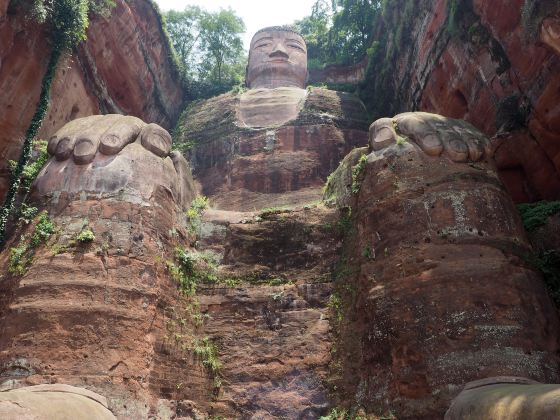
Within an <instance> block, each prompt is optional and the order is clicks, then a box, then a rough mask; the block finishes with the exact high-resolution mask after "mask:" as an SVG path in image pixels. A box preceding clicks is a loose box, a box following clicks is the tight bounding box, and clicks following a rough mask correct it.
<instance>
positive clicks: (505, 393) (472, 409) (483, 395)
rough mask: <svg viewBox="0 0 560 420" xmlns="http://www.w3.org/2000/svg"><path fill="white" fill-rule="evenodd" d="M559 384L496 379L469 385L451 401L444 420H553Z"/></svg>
mask: <svg viewBox="0 0 560 420" xmlns="http://www.w3.org/2000/svg"><path fill="white" fill-rule="evenodd" d="M559 417H560V385H558V384H550V385H545V384H541V383H538V382H535V381H531V380H528V379H525V378H513V377H512V378H508V377H497V378H489V379H486V380H482V381H474V382H470V383H468V384H467V385H466V386H465V388H464V389H463V391H462V392H461V393H460V394H459V395H458V396H457V397H456V398H455V399H454V400H453V403H452V404H451V407H450V408H449V410H448V411H447V412H446V413H445V420H475V419H488V420H510V419H524V420H525V419H526V420H539V419H556V418H559Z"/></svg>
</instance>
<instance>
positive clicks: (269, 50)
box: [247, 30, 307, 89]
mask: <svg viewBox="0 0 560 420" xmlns="http://www.w3.org/2000/svg"><path fill="white" fill-rule="evenodd" d="M306 78H307V47H306V45H305V41H304V40H303V38H302V37H301V36H300V35H298V34H297V33H295V32H291V31H286V30H264V31H262V32H257V34H256V35H255V36H254V37H253V40H252V41H251V48H250V50H249V63H248V65H247V86H248V87H249V88H250V89H254V88H270V89H273V88H277V87H282V86H292V87H299V88H304V87H305V80H306Z"/></svg>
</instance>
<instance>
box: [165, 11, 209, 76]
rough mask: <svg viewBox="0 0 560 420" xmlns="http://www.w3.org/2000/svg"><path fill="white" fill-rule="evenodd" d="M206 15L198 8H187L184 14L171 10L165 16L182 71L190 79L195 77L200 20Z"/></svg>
mask: <svg viewBox="0 0 560 420" xmlns="http://www.w3.org/2000/svg"><path fill="white" fill-rule="evenodd" d="M204 13H205V12H203V10H202V9H201V8H200V7H198V6H187V7H186V8H185V10H183V11H182V12H179V11H176V10H170V11H169V12H167V13H166V14H165V22H166V26H167V31H168V33H169V38H170V39H171V43H172V44H173V48H174V49H175V52H176V53H177V58H178V59H179V63H180V64H181V71H182V72H183V74H184V75H185V76H187V77H189V78H193V77H194V76H195V70H196V69H195V66H194V63H196V61H197V57H196V54H197V43H198V40H199V38H200V20H201V18H202V16H203V15H204Z"/></svg>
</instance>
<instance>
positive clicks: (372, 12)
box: [329, 0, 383, 64]
mask: <svg viewBox="0 0 560 420" xmlns="http://www.w3.org/2000/svg"><path fill="white" fill-rule="evenodd" d="M382 5H383V1H382V0H336V13H335V14H334V16H333V24H332V27H331V31H330V44H331V45H333V46H335V45H336V46H337V49H336V50H335V49H332V50H331V56H330V57H329V58H330V59H331V60H333V61H335V62H340V63H342V64H351V63H355V62H358V61H360V60H361V59H362V58H363V57H364V56H365V54H366V50H367V49H368V48H369V47H370V46H371V43H372V41H373V39H372V36H373V26H374V24H375V21H376V16H377V15H378V14H379V13H381V11H382ZM332 52H335V53H336V56H333V55H332Z"/></svg>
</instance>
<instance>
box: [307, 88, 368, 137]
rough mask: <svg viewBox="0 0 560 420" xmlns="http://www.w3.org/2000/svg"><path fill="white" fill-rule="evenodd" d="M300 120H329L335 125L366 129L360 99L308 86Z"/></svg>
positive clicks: (365, 120) (363, 110)
mask: <svg viewBox="0 0 560 420" xmlns="http://www.w3.org/2000/svg"><path fill="white" fill-rule="evenodd" d="M307 90H308V94H307V98H306V100H305V104H304V107H303V109H302V112H301V113H300V119H302V118H303V119H306V120H309V121H311V120H314V119H317V118H319V119H325V118H330V119H331V120H334V122H336V123H337V125H342V126H347V127H349V128H356V129H363V130H367V128H368V115H367V111H366V108H365V106H364V104H363V103H362V101H361V100H360V98H358V97H357V96H356V95H353V94H351V93H347V92H339V91H336V90H330V89H324V88H320V87H313V86H310V87H308V88H307Z"/></svg>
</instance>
